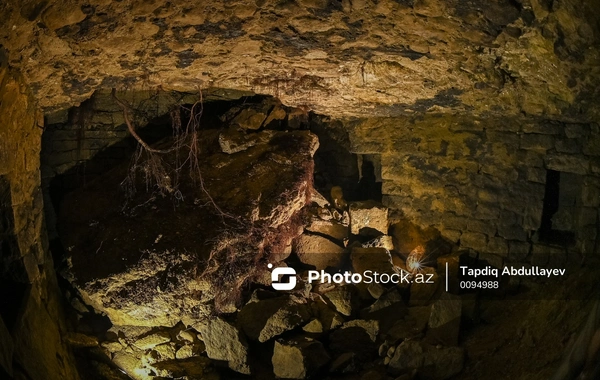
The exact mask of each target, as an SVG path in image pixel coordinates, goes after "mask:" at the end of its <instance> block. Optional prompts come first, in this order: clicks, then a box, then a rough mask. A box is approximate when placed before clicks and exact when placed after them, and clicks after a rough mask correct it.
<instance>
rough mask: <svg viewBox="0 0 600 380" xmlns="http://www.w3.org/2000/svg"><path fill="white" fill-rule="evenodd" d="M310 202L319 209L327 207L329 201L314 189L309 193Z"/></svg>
mask: <svg viewBox="0 0 600 380" xmlns="http://www.w3.org/2000/svg"><path fill="white" fill-rule="evenodd" d="M310 201H311V202H312V203H313V204H316V205H317V206H319V207H320V208H327V207H328V206H329V201H328V200H327V199H326V198H325V197H324V196H323V195H322V194H321V193H319V192H318V191H317V190H315V189H312V190H311V192H310Z"/></svg>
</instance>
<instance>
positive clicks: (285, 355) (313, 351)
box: [271, 338, 330, 379]
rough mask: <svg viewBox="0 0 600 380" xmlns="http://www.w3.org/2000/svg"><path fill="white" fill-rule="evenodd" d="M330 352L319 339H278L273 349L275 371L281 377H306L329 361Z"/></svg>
mask: <svg viewBox="0 0 600 380" xmlns="http://www.w3.org/2000/svg"><path fill="white" fill-rule="evenodd" d="M329 359H330V358H329V354H328V353H327V351H326V350H325V347H323V344H322V343H321V342H319V341H317V340H312V339H308V338H299V339H296V340H277V341H275V347H274V349H273V357H272V360H271V362H272V364H273V372H274V374H275V376H277V377H278V378H280V379H306V378H308V377H311V376H313V375H314V374H315V373H317V372H318V371H319V369H321V368H322V367H323V366H324V365H325V364H327V363H328V362H329Z"/></svg>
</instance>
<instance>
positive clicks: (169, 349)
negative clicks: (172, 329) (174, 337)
mask: <svg viewBox="0 0 600 380" xmlns="http://www.w3.org/2000/svg"><path fill="white" fill-rule="evenodd" d="M151 352H153V353H154V352H155V353H156V354H158V355H157V356H158V357H157V358H156V362H164V361H167V360H173V359H175V356H176V352H177V350H176V349H175V344H174V343H173V342H170V343H165V344H159V345H158V346H155V347H154V348H153V349H152V351H151Z"/></svg>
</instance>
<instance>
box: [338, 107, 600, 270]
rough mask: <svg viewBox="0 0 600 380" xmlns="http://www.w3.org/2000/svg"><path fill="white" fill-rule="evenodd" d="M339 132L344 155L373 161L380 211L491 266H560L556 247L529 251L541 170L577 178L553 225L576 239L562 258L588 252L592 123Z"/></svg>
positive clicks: (434, 120) (599, 154) (598, 144)
mask: <svg viewBox="0 0 600 380" xmlns="http://www.w3.org/2000/svg"><path fill="white" fill-rule="evenodd" d="M345 124H346V127H347V128H348V129H349V131H350V139H351V142H352V149H351V150H352V151H353V152H354V153H357V154H379V155H381V165H382V168H381V171H382V172H381V176H382V178H383V190H382V192H383V197H384V203H386V205H388V206H389V207H392V208H396V209H398V210H400V211H401V212H402V214H403V215H404V216H406V217H408V218H409V219H411V220H413V221H414V222H415V223H417V224H419V225H421V226H424V227H426V226H434V227H436V228H438V229H440V230H441V232H442V233H443V235H444V236H445V237H447V238H448V239H450V240H453V241H456V242H460V245H461V246H462V247H465V248H471V249H473V250H475V251H477V252H479V253H480V254H481V255H482V256H481V257H483V258H487V259H489V261H490V262H492V263H494V264H495V265H500V264H501V263H502V260H503V259H509V260H511V261H533V262H534V263H536V264H540V265H544V264H548V263H549V261H552V260H554V263H556V261H562V260H563V259H564V253H565V252H566V250H565V249H564V248H559V247H554V248H552V247H548V246H547V245H544V244H541V243H540V242H538V240H539V236H538V233H537V231H538V229H539V228H540V224H541V218H542V209H543V205H544V193H545V183H546V171H547V169H552V170H556V171H559V172H561V173H568V174H567V176H568V175H569V174H571V175H572V176H571V177H572V178H577V179H579V181H577V183H576V184H574V186H572V187H571V190H570V191H575V192H576V193H577V194H576V195H575V198H577V199H578V201H577V203H576V204H573V205H572V207H571V208H570V209H569V210H568V212H566V213H565V214H567V217H570V218H571V220H570V221H569V223H563V225H570V226H571V228H572V229H573V231H575V233H576V239H577V241H576V245H575V246H574V247H570V249H571V250H575V251H578V252H582V253H584V254H591V253H593V251H594V249H595V248H594V247H595V246H597V238H598V236H597V234H598V231H597V228H598V227H597V226H598V210H599V206H600V129H599V126H598V124H594V123H591V124H563V123H557V122H551V121H543V120H539V121H531V120H522V119H517V118H506V119H502V120H498V119H492V120H489V119H488V120H478V119H472V118H466V117H458V116H454V117H452V116H450V117H449V116H442V115H437V116H435V115H429V116H425V117H415V118H380V119H369V120H357V121H350V122H346V123H345ZM563 182H564V180H563ZM556 224H558V222H557V223H556ZM596 249H597V248H596ZM550 264H552V262H550Z"/></svg>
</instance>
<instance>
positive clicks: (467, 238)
mask: <svg viewBox="0 0 600 380" xmlns="http://www.w3.org/2000/svg"><path fill="white" fill-rule="evenodd" d="M460 246H461V247H464V248H472V249H474V250H476V251H480V252H482V251H485V249H486V247H487V236H486V235H484V234H482V233H478V232H470V231H466V232H463V234H462V235H461V237H460Z"/></svg>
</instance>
